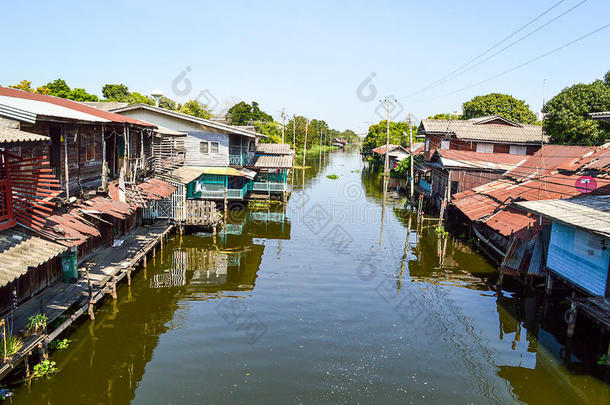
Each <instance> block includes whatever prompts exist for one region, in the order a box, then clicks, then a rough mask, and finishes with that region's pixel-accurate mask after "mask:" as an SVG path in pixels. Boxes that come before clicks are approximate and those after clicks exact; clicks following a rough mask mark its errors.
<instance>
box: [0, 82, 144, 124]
mask: <svg viewBox="0 0 610 405" xmlns="http://www.w3.org/2000/svg"><path fill="white" fill-rule="evenodd" d="M0 96H6V97H15V98H21V99H26V100H34V101H41V102H44V103H50V104H55V105H58V106H60V107H64V108H69V109H71V110H75V111H79V112H82V113H86V114H91V115H94V116H96V117H98V118H103V119H106V120H109V121H111V122H116V123H127V124H133V125H139V126H143V127H155V126H154V125H153V124H149V123H148V122H145V121H140V120H136V119H134V118H130V117H126V116H123V115H119V114H115V113H111V112H109V111H104V110H100V109H98V108H95V107H90V106H88V105H85V104H81V103H78V102H76V101H72V100H68V99H66V98H59V97H53V96H47V95H44V94H38V93H30V92H27V91H23V90H17V89H11V88H8V87H0Z"/></svg>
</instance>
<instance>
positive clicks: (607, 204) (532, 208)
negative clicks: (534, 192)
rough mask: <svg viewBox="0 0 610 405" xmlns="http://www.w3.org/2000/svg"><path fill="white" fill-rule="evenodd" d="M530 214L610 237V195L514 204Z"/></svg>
mask: <svg viewBox="0 0 610 405" xmlns="http://www.w3.org/2000/svg"><path fill="white" fill-rule="evenodd" d="M514 204H515V205H516V206H518V207H520V208H523V209H525V210H527V211H529V212H533V213H535V214H539V215H543V216H545V217H547V218H551V219H553V220H556V221H559V222H563V223H564V224H567V225H571V226H574V227H577V228H581V229H584V230H586V231H589V232H592V233H596V234H598V235H602V236H604V237H606V238H608V237H610V195H600V196H590V197H582V198H572V199H567V200H545V201H523V202H516V203H514Z"/></svg>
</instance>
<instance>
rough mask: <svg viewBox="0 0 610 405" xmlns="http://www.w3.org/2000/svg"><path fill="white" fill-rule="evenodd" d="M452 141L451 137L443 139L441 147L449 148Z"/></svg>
mask: <svg viewBox="0 0 610 405" xmlns="http://www.w3.org/2000/svg"><path fill="white" fill-rule="evenodd" d="M450 142H451V141H450V140H449V139H443V140H442V141H441V149H449V143H450Z"/></svg>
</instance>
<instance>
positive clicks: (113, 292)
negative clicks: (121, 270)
mask: <svg viewBox="0 0 610 405" xmlns="http://www.w3.org/2000/svg"><path fill="white" fill-rule="evenodd" d="M110 296H111V297H112V299H113V300H116V299H117V295H116V280H114V281H113V282H112V283H111V285H110Z"/></svg>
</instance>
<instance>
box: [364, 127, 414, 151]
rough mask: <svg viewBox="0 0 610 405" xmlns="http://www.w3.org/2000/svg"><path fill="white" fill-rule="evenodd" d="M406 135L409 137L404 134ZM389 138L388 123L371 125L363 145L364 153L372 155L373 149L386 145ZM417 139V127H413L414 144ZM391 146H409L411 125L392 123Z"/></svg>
mask: <svg viewBox="0 0 610 405" xmlns="http://www.w3.org/2000/svg"><path fill="white" fill-rule="evenodd" d="M403 132H404V133H406V134H407V135H405V134H403ZM386 137H387V121H385V120H384V121H380V122H379V123H378V124H374V125H371V126H370V127H369V132H368V134H367V135H366V137H365V138H364V141H363V143H362V151H363V152H365V153H370V152H371V151H372V150H373V149H375V148H377V147H379V146H382V145H385V144H386ZM416 137H417V127H415V126H414V127H413V142H415V138H416ZM390 144H392V145H402V146H403V147H405V148H406V147H408V146H409V123H408V122H392V121H390Z"/></svg>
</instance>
